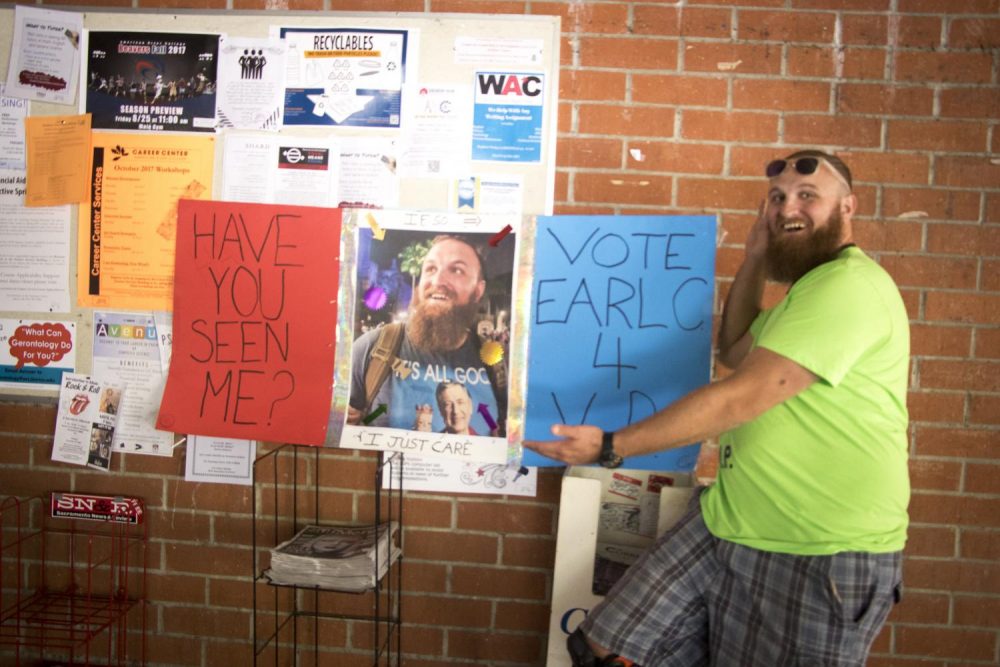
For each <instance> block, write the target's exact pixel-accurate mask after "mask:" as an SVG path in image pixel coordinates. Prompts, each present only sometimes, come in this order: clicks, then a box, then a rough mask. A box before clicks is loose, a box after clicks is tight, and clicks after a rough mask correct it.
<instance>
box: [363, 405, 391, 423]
mask: <svg viewBox="0 0 1000 667" xmlns="http://www.w3.org/2000/svg"><path fill="white" fill-rule="evenodd" d="M387 409H388V408H387V407H386V405H385V403H379V404H378V407H377V408H375V409H374V410H373V411H372V413H371V414H370V415H368V416H367V417H365V418H364V419H362V420H361V421H363V422H364V423H365V426H367V425H368V424H371V423H372V422H373V421H375V419H376V418H377V417H378V416H379V415H380V414H382V413H383V412H385V411H386V410H387Z"/></svg>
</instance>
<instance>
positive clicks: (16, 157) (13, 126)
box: [0, 83, 30, 171]
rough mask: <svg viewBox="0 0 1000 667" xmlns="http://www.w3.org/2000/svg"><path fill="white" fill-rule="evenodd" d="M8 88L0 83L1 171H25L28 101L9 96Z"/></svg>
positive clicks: (26, 164)
mask: <svg viewBox="0 0 1000 667" xmlns="http://www.w3.org/2000/svg"><path fill="white" fill-rule="evenodd" d="M6 91H7V87H6V86H5V85H4V84H3V83H0V169H19V170H21V171H24V170H25V169H27V167H28V163H27V162H26V161H25V157H24V119H25V118H27V117H28V111H29V106H30V103H29V102H28V100H23V99H19V98H17V97H8V96H7V92H6Z"/></svg>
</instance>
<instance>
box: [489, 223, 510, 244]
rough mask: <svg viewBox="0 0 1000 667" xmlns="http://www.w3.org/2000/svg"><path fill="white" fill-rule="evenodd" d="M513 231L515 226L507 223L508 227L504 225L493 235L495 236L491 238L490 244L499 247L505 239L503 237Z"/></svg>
mask: <svg viewBox="0 0 1000 667" xmlns="http://www.w3.org/2000/svg"><path fill="white" fill-rule="evenodd" d="M512 231H514V228H513V227H511V226H510V225H507V226H506V227H504V228H503V229H501V230H500V231H499V232H497V233H496V234H494V235H493V238H491V239H490V241H489V243H490V245H491V246H493V247H494V248H495V247H497V244H498V243H500V242H501V241H503V237H505V236H507V235H508V234H510V233H511V232H512Z"/></svg>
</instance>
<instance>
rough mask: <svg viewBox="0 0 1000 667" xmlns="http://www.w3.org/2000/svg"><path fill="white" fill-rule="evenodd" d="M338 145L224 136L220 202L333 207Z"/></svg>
mask: <svg viewBox="0 0 1000 667" xmlns="http://www.w3.org/2000/svg"><path fill="white" fill-rule="evenodd" d="M339 146H340V144H339V142H338V140H337V139H335V138H332V137H295V136H289V135H287V134H281V135H265V134H246V133H237V132H229V133H227V134H226V139H225V146H224V148H223V157H222V165H223V168H222V174H223V176H222V199H224V200H226V201H242V202H253V203H267V204H295V205H297V206H326V207H330V208H336V206H337V203H338V202H339V199H338V191H339V187H338V174H339V172H340V168H341V165H340V162H341V160H340V147H339Z"/></svg>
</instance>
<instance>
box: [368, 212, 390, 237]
mask: <svg viewBox="0 0 1000 667" xmlns="http://www.w3.org/2000/svg"><path fill="white" fill-rule="evenodd" d="M365 220H367V221H368V226H369V227H371V228H372V236H374V237H375V240H376V241H382V240H384V239H385V230H384V229H382V228H381V227H379V226H378V221H377V220H375V216H374V215H372V214H371V213H366V214H365Z"/></svg>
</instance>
